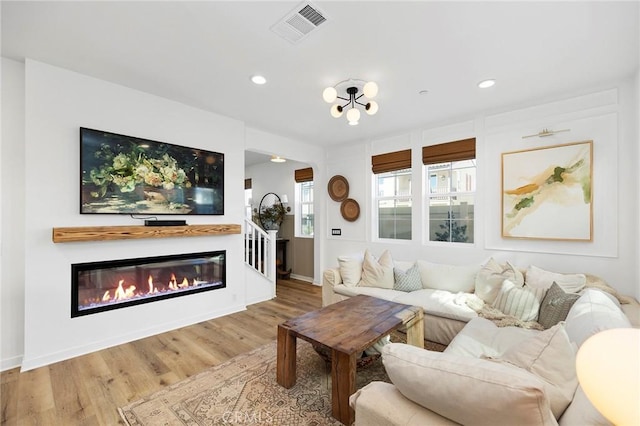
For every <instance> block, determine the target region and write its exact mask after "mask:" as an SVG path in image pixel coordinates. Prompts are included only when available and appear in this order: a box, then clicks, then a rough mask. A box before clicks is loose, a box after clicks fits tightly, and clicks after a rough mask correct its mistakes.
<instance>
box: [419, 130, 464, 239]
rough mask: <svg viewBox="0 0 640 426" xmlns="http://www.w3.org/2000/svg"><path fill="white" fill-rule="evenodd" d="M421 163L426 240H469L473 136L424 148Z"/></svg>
mask: <svg viewBox="0 0 640 426" xmlns="http://www.w3.org/2000/svg"><path fill="white" fill-rule="evenodd" d="M445 160H449V161H445ZM423 163H424V164H425V165H424V167H425V179H426V182H425V186H424V187H425V192H426V196H425V204H426V205H425V212H427V217H428V220H427V222H428V230H429V231H428V235H429V238H428V240H429V241H443V242H450V243H473V242H474V230H475V229H474V228H475V227H474V206H475V192H476V160H475V139H465V140H462V141H456V142H449V143H446V144H440V145H433V146H429V147H424V148H423Z"/></svg>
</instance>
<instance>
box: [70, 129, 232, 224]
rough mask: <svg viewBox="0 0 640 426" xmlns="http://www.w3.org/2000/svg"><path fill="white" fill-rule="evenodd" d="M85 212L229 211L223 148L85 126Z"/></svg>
mask: <svg viewBox="0 0 640 426" xmlns="http://www.w3.org/2000/svg"><path fill="white" fill-rule="evenodd" d="M80 174H81V176H80V181H81V187H80V213H82V214H140V215H221V214H224V154H221V153H219V152H211V151H205V150H203V149H196V148H187V147H184V146H180V145H173V144H170V143H165V142H157V141H152V140H148V139H141V138H137V137H133V136H125V135H119V134H116V133H110V132H105V131H102V130H93V129H87V128H84V127H81V128H80Z"/></svg>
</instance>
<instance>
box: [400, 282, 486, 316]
mask: <svg viewBox="0 0 640 426" xmlns="http://www.w3.org/2000/svg"><path fill="white" fill-rule="evenodd" d="M397 293H399V294H398V295H397V296H396V298H395V299H393V301H394V302H396V303H404V304H405V305H415V306H420V307H422V309H424V312H425V313H429V314H432V315H437V316H439V317H444V318H449V319H454V320H458V321H464V322H467V321H469V320H470V319H471V318H476V317H477V316H478V314H477V313H476V311H474V310H473V309H471V308H470V307H469V306H467V305H466V303H464V302H462V303H459V302H458V298H457V295H456V294H454V293H451V292H449V291H444V290H432V289H422V290H417V291H412V292H411V293H405V292H397Z"/></svg>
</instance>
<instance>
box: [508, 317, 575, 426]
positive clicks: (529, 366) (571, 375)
mask: <svg viewBox="0 0 640 426" xmlns="http://www.w3.org/2000/svg"><path fill="white" fill-rule="evenodd" d="M497 361H504V362H508V363H510V364H512V365H515V366H517V367H520V368H523V369H525V370H527V371H528V372H530V373H532V374H535V375H536V376H537V377H539V378H541V379H542V380H543V381H544V389H545V394H546V395H547V396H548V397H549V403H550V405H551V411H552V412H553V415H554V416H555V418H556V419H558V418H560V416H561V415H562V413H563V412H564V410H565V409H566V408H567V406H568V405H569V404H570V403H571V400H572V399H573V394H574V392H575V391H576V388H577V387H578V377H577V375H576V353H575V347H574V345H573V344H572V343H571V342H570V341H569V336H567V332H566V331H565V329H564V324H563V323H560V324H556V325H554V326H553V327H551V328H550V329H548V330H545V331H541V332H540V333H538V334H537V335H536V336H534V337H532V338H530V339H527V340H525V341H524V342H522V343H520V344H519V345H517V346H514V347H512V348H510V349H508V350H506V351H505V352H504V353H503V354H502V356H501V357H500V358H499V359H497Z"/></svg>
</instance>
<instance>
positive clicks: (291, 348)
mask: <svg viewBox="0 0 640 426" xmlns="http://www.w3.org/2000/svg"><path fill="white" fill-rule="evenodd" d="M276 359H277V363H276V381H277V382H278V384H279V385H280V386H283V387H285V388H287V389H289V388H290V387H292V386H293V385H295V384H296V336H295V335H293V334H292V333H291V332H290V330H289V329H287V328H285V327H282V325H278V352H277V356H276Z"/></svg>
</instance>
